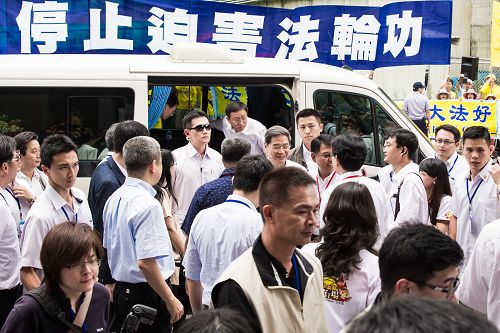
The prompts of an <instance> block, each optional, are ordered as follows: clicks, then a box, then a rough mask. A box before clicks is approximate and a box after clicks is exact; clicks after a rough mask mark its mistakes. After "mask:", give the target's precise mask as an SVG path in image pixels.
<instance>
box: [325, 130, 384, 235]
mask: <svg viewBox="0 0 500 333" xmlns="http://www.w3.org/2000/svg"><path fill="white" fill-rule="evenodd" d="M331 147H332V148H331V149H332V154H333V166H334V168H335V172H336V173H337V177H336V179H335V183H334V184H332V185H330V186H329V187H328V188H327V189H326V190H325V191H324V192H323V193H322V195H321V200H320V210H319V211H320V213H319V216H320V219H319V221H320V226H321V227H323V226H324V222H323V215H324V213H325V209H326V207H327V205H328V201H329V199H330V195H331V194H332V192H333V190H334V189H335V188H336V187H337V186H338V185H340V184H343V183H346V182H356V183H360V184H363V185H365V186H366V187H367V188H368V190H369V191H370V194H371V197H372V199H373V204H374V206H375V211H376V213H377V221H378V228H379V234H380V238H379V243H378V244H379V245H380V244H381V241H382V240H383V239H384V238H385V236H386V235H387V232H388V228H389V225H390V224H391V223H392V220H393V219H392V212H391V206H390V205H389V202H388V200H387V193H386V192H385V190H384V188H383V187H382V185H380V183H379V182H377V181H376V180H373V179H371V178H368V177H365V176H364V175H363V172H362V170H361V168H362V167H363V163H364V162H365V160H366V156H367V153H368V149H367V147H366V144H365V141H364V140H363V139H362V138H361V137H360V136H359V135H356V134H350V133H347V134H340V135H337V136H336V137H335V138H334V139H333V141H332V143H331Z"/></svg>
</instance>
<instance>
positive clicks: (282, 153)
mask: <svg viewBox="0 0 500 333" xmlns="http://www.w3.org/2000/svg"><path fill="white" fill-rule="evenodd" d="M291 141H292V138H291V136H290V132H288V130H287V129H286V128H284V127H281V126H279V125H275V126H272V127H270V128H269V129H268V130H267V131H266V134H265V135H264V148H265V151H266V157H267V159H268V160H269V161H270V162H271V163H272V165H273V167H274V168H275V169H277V168H281V167H284V166H293V167H296V168H299V169H302V170H306V168H304V167H303V166H302V165H300V164H299V163H297V162H294V161H291V160H289V159H288V154H289V153H290V142H291Z"/></svg>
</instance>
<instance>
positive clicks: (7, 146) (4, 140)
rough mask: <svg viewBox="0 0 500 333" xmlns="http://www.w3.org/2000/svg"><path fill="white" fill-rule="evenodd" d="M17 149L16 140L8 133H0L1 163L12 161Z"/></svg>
mask: <svg viewBox="0 0 500 333" xmlns="http://www.w3.org/2000/svg"><path fill="white" fill-rule="evenodd" d="M14 150H16V142H15V141H14V139H13V138H11V137H10V136H7V135H3V134H0V164H1V163H5V162H9V161H12V158H13V157H14Z"/></svg>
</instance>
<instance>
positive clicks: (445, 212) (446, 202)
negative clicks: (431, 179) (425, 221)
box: [436, 195, 452, 221]
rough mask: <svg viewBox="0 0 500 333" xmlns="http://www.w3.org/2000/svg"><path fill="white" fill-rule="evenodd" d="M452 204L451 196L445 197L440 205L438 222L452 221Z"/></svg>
mask: <svg viewBox="0 0 500 333" xmlns="http://www.w3.org/2000/svg"><path fill="white" fill-rule="evenodd" d="M451 202H452V198H451V197H450V196H449V195H445V196H443V197H442V198H441V203H440V204H439V211H438V213H437V216H436V220H438V221H449V220H450V214H451V209H450V205H451Z"/></svg>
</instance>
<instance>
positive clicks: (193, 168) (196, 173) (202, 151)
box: [173, 111, 224, 223]
mask: <svg viewBox="0 0 500 333" xmlns="http://www.w3.org/2000/svg"><path fill="white" fill-rule="evenodd" d="M182 125H183V127H184V135H185V136H186V139H187V140H188V143H187V145H185V146H184V147H181V148H178V149H176V150H174V151H173V155H174V157H175V174H174V177H173V178H174V193H175V195H176V197H177V203H174V207H173V211H174V213H175V216H176V217H177V219H178V220H179V222H181V223H182V221H183V220H184V217H185V216H186V213H187V210H188V209H189V204H190V203H191V200H192V199H193V195H194V193H195V192H196V189H198V187H200V186H201V185H203V184H205V183H208V182H209V181H212V180H214V179H216V178H218V177H219V176H220V174H221V173H222V171H224V165H223V164H222V156H221V154H219V153H218V152H217V151H215V150H213V149H212V148H210V147H208V143H209V142H210V134H211V130H212V127H211V125H210V123H209V122H208V118H207V115H206V114H205V113H203V112H200V111H191V112H189V113H188V114H187V115H186V116H185V117H184V119H182Z"/></svg>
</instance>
